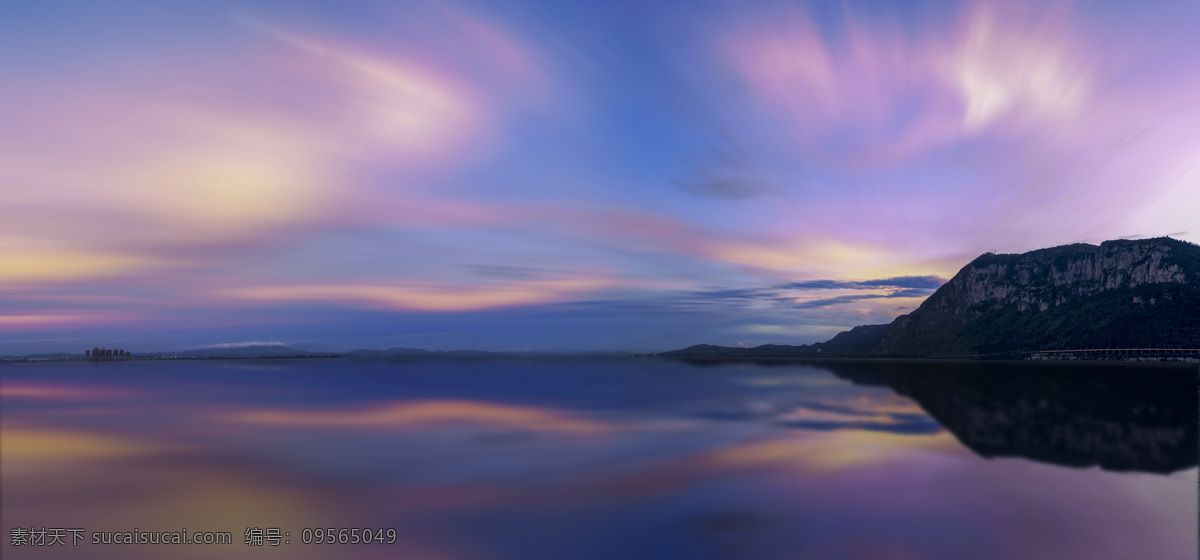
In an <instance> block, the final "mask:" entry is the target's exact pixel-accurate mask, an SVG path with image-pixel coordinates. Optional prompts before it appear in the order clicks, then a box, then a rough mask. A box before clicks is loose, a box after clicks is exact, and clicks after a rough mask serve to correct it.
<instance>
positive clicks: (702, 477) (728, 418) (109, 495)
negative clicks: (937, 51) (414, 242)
mask: <svg viewBox="0 0 1200 560" xmlns="http://www.w3.org/2000/svg"><path fill="white" fill-rule="evenodd" d="M0 390H2V393H0V394H2V401H0V406H2V413H0V435H2V438H3V439H2V441H0V445H2V447H0V449H2V460H3V465H2V467H3V470H2V487H3V497H2V501H0V510H2V511H0V513H2V514H3V516H2V519H0V524H2V526H3V530H4V535H3V541H4V542H3V543H2V548H0V555H2V556H3V557H4V558H6V559H7V558H121V559H139V558H242V557H244V558H322V559H325V558H339V559H341V558H345V559H355V558H413V559H418V558H420V559H476V558H478V559H487V558H511V559H541V558H548V559H558V558H573V559H591V558H595V559H606V560H607V559H613V558H622V559H631V558H655V559H660V558H697V559H704V558H738V559H742V558H747V559H754V558H815V559H857V558H872V559H873V558H878V559H892V560H909V559H913V560H915V559H963V558H971V559H999V558H1020V559H1030V560H1032V559H1042V558H1045V559H1051V558H1053V559H1063V558H1087V559H1091V560H1100V559H1118V558H1119V559H1134V558H1136V559H1149V558H1154V559H1180V560H1183V559H1191V558H1195V557H1196V551H1197V536H1196V535H1197V533H1196V527H1197V519H1196V517H1197V495H1196V487H1197V480H1196V478H1197V469H1196V456H1197V449H1196V441H1197V429H1196V428H1197V426H1196V425H1197V405H1196V394H1197V381H1196V371H1195V368H1194V367H1192V368H1167V367H1133V366H1112V367H1105V366H1095V365H1092V366H1062V365H1044V364H979V363H974V364H970V363H968V364H955V363H946V362H935V363H922V362H878V361H875V362H832V361H826V362H810V363H795V362H791V363H789V362H781V361H766V362H760V363H752V362H699V363H687V362H681V361H667V360H660V359H622V360H595V361H584V360H552V359H546V360H527V361H521V360H492V361H451V360H444V361H424V362H354V361H343V360H333V359H329V360H326V359H310V360H280V361H272V360H245V361H163V362H124V363H121V362H113V363H42V364H36V363H31V364H9V363H5V364H0ZM16 527H35V528H41V527H45V528H82V529H84V530H85V533H84V536H85V539H84V541H83V542H81V543H80V544H79V546H78V547H74V548H72V547H71V546H66V547H63V546H58V547H54V548H48V547H43V548H20V547H13V546H11V542H10V536H11V530H12V529H13V528H16ZM252 527H259V528H271V527H277V528H280V529H281V531H283V532H287V533H290V536H289V537H288V538H289V540H290V541H291V543H290V544H284V545H281V546H279V547H274V548H273V547H270V546H265V547H250V546H246V545H245V544H244V537H245V532H246V529H247V528H252ZM317 527H322V528H323V527H332V528H335V529H336V528H343V527H344V528H354V527H358V528H361V527H370V528H373V529H379V528H383V529H387V528H394V529H395V542H394V543H391V544H378V543H372V544H322V545H316V544H303V543H302V533H303V530H304V529H305V528H317ZM134 528H137V529H138V530H140V531H179V530H180V529H181V528H187V529H188V530H189V531H192V532H194V531H229V532H230V533H232V537H233V543H234V544H231V545H223V546H222V545H150V544H92V543H91V538H92V533H93V532H99V531H132V530H133V529H134ZM69 540H70V538H69V537H68V541H69ZM68 545H69V542H68Z"/></svg>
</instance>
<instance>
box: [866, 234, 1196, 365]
mask: <svg viewBox="0 0 1200 560" xmlns="http://www.w3.org/2000/svg"><path fill="white" fill-rule="evenodd" d="M1196 344H1200V246H1197V245H1193V244H1190V243H1186V242H1182V241H1178V240H1174V239H1170V238H1156V239H1144V240H1120V241H1106V242H1104V243H1102V244H1101V245H1100V246H1095V245H1087V244H1076V245H1065V246H1062V247H1054V248H1051V249H1042V250H1038V251H1032V252H1029V253H1024V254H1019V255H998V254H985V255H982V256H980V257H979V258H977V259H975V260H974V261H972V262H971V263H970V264H968V265H967V266H965V267H963V269H962V270H960V271H959V272H958V274H957V275H955V277H954V278H953V279H951V280H950V282H947V283H946V284H945V285H944V286H942V287H941V288H940V289H938V291H937V292H935V293H934V294H933V295H931V296H930V297H929V299H927V300H926V301H925V302H924V303H923V304H922V305H921V306H920V307H919V308H918V309H917V310H916V311H914V312H912V313H911V314H909V315H903V316H901V317H899V318H897V319H896V320H895V321H894V322H893V323H892V325H891V328H890V329H889V330H888V332H887V334H885V335H884V336H883V337H882V339H881V341H880V343H879V344H878V346H877V347H876V348H875V349H874V351H873V352H872V353H875V354H915V355H954V354H965V355H969V354H978V353H989V352H997V351H1001V352H1002V351H1022V350H1049V349H1067V348H1097V347H1099V348H1103V347H1117V346H1151V347H1165V346H1180V345H1196ZM1192 347H1196V346H1192Z"/></svg>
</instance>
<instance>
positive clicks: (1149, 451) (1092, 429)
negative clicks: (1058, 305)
mask: <svg viewBox="0 0 1200 560" xmlns="http://www.w3.org/2000/svg"><path fill="white" fill-rule="evenodd" d="M693 363H695V364H697V365H702V364H703V362H700V361H696V362H693ZM712 363H713V362H711V361H709V362H708V364H709V365H711V364H712ZM756 363H757V364H758V365H760V366H765V367H794V366H795V364H788V363H786V362H781V361H771V360H760V361H758V362H756ZM817 364H818V365H819V367H821V368H824V369H827V370H829V371H830V372H832V373H833V374H834V375H836V376H838V377H840V378H842V379H847V380H850V381H852V382H854V383H857V384H862V385H874V386H883V387H889V388H891V389H892V390H893V391H895V392H896V394H898V395H902V396H904V397H908V398H911V399H912V400H913V401H914V402H915V403H916V404H918V405H920V408H921V410H922V411H923V412H925V413H928V416H926V415H925V414H913V413H911V412H904V413H900V414H896V413H891V414H890V417H889V418H890V419H891V420H892V422H891V424H893V425H894V428H893V429H894V430H896V431H904V430H909V431H912V432H914V433H916V432H921V431H925V430H928V429H929V426H928V425H927V424H926V423H923V422H922V421H925V422H929V421H930V420H936V422H937V424H938V425H940V426H942V427H945V428H946V429H948V430H949V431H950V432H951V433H953V434H954V436H955V437H956V438H958V440H959V441H960V442H962V443H963V445H965V446H967V447H968V448H970V449H971V450H972V451H974V452H976V453H978V454H979V455H980V456H982V457H988V458H991V457H1022V458H1025V459H1032V460H1035V461H1042V462H1046V463H1052V464H1056V465H1064V466H1071V467H1090V466H1099V467H1100V468H1103V469H1105V470H1112V471H1137V472H1149V473H1164V474H1165V473H1171V472H1176V471H1180V470H1183V469H1187V468H1191V467H1194V466H1196V465H1197V423H1196V418H1197V417H1198V414H1200V411H1198V408H1197V399H1196V383H1197V372H1196V370H1195V368H1193V367H1186V366H1185V367H1173V366H1171V367H1157V368H1155V367H1149V368H1147V367H1130V366H1126V365H1123V364H1113V365H1104V364H1099V365H1097V364H1090V365H1087V366H1082V367H1081V366H1079V365H1074V364H1020V365H1019V366H1014V365H1013V364H1010V363H989V362H967V363H947V362H937V361H926V362H921V361H884V360H871V361H866V360H864V361H848V360H828V361H822V362H818V363H817ZM818 409H819V408H818ZM835 412H841V411H838V410H836V409H835ZM851 412H852V413H853V411H851ZM875 412H877V413H885V414H886V412H883V411H879V410H878V409H875ZM795 425H798V426H802V427H806V428H816V429H820V428H821V427H822V423H821V421H813V420H809V421H801V422H798V423H796V424H795ZM828 425H829V426H831V427H832V426H837V427H854V426H853V425H852V423H850V424H849V425H848V424H847V423H846V422H842V423H833V422H830V423H828ZM860 427H864V428H870V426H860ZM875 429H881V427H880V426H878V425H876V426H875Z"/></svg>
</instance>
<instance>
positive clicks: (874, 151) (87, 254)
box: [0, 2, 1200, 354]
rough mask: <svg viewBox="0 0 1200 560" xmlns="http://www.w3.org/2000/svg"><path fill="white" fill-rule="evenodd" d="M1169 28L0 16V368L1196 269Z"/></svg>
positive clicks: (581, 325)
mask: <svg viewBox="0 0 1200 560" xmlns="http://www.w3.org/2000/svg"><path fill="white" fill-rule="evenodd" d="M1197 23H1200V7H1197V5H1195V3H1187V2H1175V3H1172V2H1164V3H1155V4H1154V5H1153V7H1148V6H1132V5H1128V4H1122V3H1077V4H1069V3H1042V2H1017V3H1009V2H1006V3H987V2H845V3H811V4H806V3H786V2H765V3H746V2H737V3H733V2H730V3H718V2H712V3H707V2H706V3H686V4H685V3H655V4H652V5H647V4H646V3H623V4H622V3H611V2H604V3H598V2H597V3H570V4H569V5H563V4H550V3H546V4H538V3H532V2H504V3H462V2H405V3H394V2H338V3H331V2H250V3H228V4H218V3H212V2H172V3H169V4H163V3H156V2H141V3H139V2H117V3H104V4H94V3H77V4H72V3H55V4H53V5H48V4H26V5H7V6H5V7H3V8H0V65H3V67H4V68H5V72H4V77H3V78H0V131H2V132H0V189H3V193H4V195H5V196H4V199H5V201H6V203H5V204H4V205H2V206H0V261H2V262H4V263H6V266H4V267H0V353H5V354H20V353H28V352H43V351H79V350H81V349H83V348H90V347H92V346H94V345H107V346H114V347H124V348H129V349H133V350H139V351H149V350H158V349H169V348H180V347H197V346H207V345H216V344H226V343H238V342H247V341H271V342H285V343H288V344H294V345H298V346H304V347H311V348H322V349H329V350H345V349H350V348H356V347H371V348H386V347H390V346H412V347H419V348H428V349H454V348H479V349H489V350H511V349H534V350H604V349H624V350H630V351H661V350H667V349H672V348H676V347H680V346H686V345H689V344H693V343H717V344H727V345H737V344H746V345H757V344H764V343H790V344H799V343H809V342H815V341H819V340H825V339H827V338H829V337H830V336H832V335H833V334H835V333H837V332H838V331H841V330H845V329H847V328H850V327H853V326H855V325H859V324H872V323H882V322H888V321H890V320H891V319H892V318H894V317H895V316H896V315H898V314H900V313H904V312H907V311H911V310H912V309H914V308H915V307H916V306H917V305H919V304H920V302H921V301H922V300H923V299H924V297H926V296H927V295H928V294H929V293H932V290H933V289H935V288H936V286H937V285H938V283H939V282H941V281H944V280H945V279H948V278H950V277H951V276H953V274H954V273H955V272H956V271H957V270H958V269H959V268H960V267H961V266H962V265H964V264H966V263H967V262H969V261H970V260H971V259H972V258H974V257H975V256H977V255H978V254H980V253H983V252H985V251H999V252H1021V251H1026V250H1031V249H1035V248H1039V247H1046V246H1053V245H1060V244H1065V243H1073V242H1080V241H1083V242H1093V243H1095V242H1099V241H1101V240H1105V239H1113V238H1119V237H1144V236H1159V235H1172V236H1175V237H1177V238H1182V239H1188V240H1190V241H1200V233H1198V232H1200V229H1198V226H1200V224H1198V223H1197V218H1196V217H1195V211H1194V209H1195V208H1197V207H1200V134H1198V133H1197V132H1196V131H1197V130H1200V103H1198V102H1197V101H1196V100H1197V99H1200V78H1198V76H1200V58H1198V57H1196V56H1195V54H1194V53H1196V52H1200V39H1197V38H1196V36H1195V34H1194V33H1193V32H1192V31H1193V29H1194V27H1195V25H1196V24H1197Z"/></svg>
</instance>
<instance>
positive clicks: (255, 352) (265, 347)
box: [154, 344, 332, 358]
mask: <svg viewBox="0 0 1200 560" xmlns="http://www.w3.org/2000/svg"><path fill="white" fill-rule="evenodd" d="M154 354H155V355H160V356H163V357H179V358H285V357H287V358H290V357H295V356H328V355H332V354H331V353H329V352H310V351H308V350H300V349H299V348H292V347H290V346H282V345H278V344H262V345H254V346H238V347H232V348H224V347H218V348H194V349H191V350H175V351H171V352H156V353H154Z"/></svg>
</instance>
